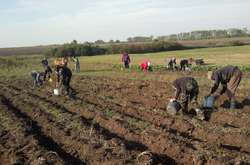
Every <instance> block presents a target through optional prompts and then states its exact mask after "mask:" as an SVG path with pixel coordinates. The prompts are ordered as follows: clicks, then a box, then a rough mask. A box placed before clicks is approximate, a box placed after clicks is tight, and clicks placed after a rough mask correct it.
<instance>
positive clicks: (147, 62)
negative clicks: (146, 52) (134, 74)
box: [140, 60, 150, 72]
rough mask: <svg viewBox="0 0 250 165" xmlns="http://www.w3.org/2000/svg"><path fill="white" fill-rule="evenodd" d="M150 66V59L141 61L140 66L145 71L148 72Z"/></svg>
mask: <svg viewBox="0 0 250 165" xmlns="http://www.w3.org/2000/svg"><path fill="white" fill-rule="evenodd" d="M149 66H150V61H148V60H146V61H144V62H142V63H141V65H140V68H141V70H143V71H144V72H147V71H148V69H149Z"/></svg>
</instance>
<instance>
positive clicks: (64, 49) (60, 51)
mask: <svg viewBox="0 0 250 165" xmlns="http://www.w3.org/2000/svg"><path fill="white" fill-rule="evenodd" d="M181 49H184V47H183V46H182V45H181V44H178V43H176V42H163V41H162V42H148V43H127V44H105V45H103V46H98V45H97V44H95V43H83V44H82V43H81V44H79V43H77V41H73V42H71V43H67V44H64V45H62V46H60V47H56V48H50V49H48V50H47V51H46V52H45V55H46V56H54V57H64V56H93V55H102V54H119V53H122V52H124V51H125V52H127V53H148V52H160V51H168V50H181Z"/></svg>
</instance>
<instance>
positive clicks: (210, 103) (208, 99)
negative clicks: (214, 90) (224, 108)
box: [203, 96, 215, 108]
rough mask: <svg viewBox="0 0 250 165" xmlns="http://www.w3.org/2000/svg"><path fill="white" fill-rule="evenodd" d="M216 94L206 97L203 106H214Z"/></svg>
mask: <svg viewBox="0 0 250 165" xmlns="http://www.w3.org/2000/svg"><path fill="white" fill-rule="evenodd" d="M214 101H215V97H214V96H209V97H205V98H204V101H203V108H213V107H214Z"/></svg>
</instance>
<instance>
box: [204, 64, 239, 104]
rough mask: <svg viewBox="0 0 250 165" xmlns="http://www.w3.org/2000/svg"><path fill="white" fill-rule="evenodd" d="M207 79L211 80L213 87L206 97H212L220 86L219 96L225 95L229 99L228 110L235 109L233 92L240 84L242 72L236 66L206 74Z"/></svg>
mask: <svg viewBox="0 0 250 165" xmlns="http://www.w3.org/2000/svg"><path fill="white" fill-rule="evenodd" d="M208 78H209V79H211V80H213V81H214V83H213V86H212V88H211V91H210V93H209V95H208V96H210V95H212V94H213V93H214V92H215V91H216V90H217V89H218V87H219V85H220V84H221V85H222V90H221V91H220V95H222V94H224V93H226V94H227V96H228V98H229V99H230V109H234V108H235V91H236V89H237V87H238V86H239V84H240V81H241V78H242V72H241V70H240V69H239V68H238V67H237V66H231V65H229V66H226V67H223V68H221V69H219V70H216V71H214V72H208Z"/></svg>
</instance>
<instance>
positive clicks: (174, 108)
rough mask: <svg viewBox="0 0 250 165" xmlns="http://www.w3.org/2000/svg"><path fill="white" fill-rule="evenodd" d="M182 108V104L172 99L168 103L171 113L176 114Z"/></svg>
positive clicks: (168, 110)
mask: <svg viewBox="0 0 250 165" xmlns="http://www.w3.org/2000/svg"><path fill="white" fill-rule="evenodd" d="M180 109H181V105H180V103H179V102H177V101H171V102H169V103H168V105H167V112H168V113H169V114H170V115H176V113H177V112H178V111H179V110H180Z"/></svg>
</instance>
